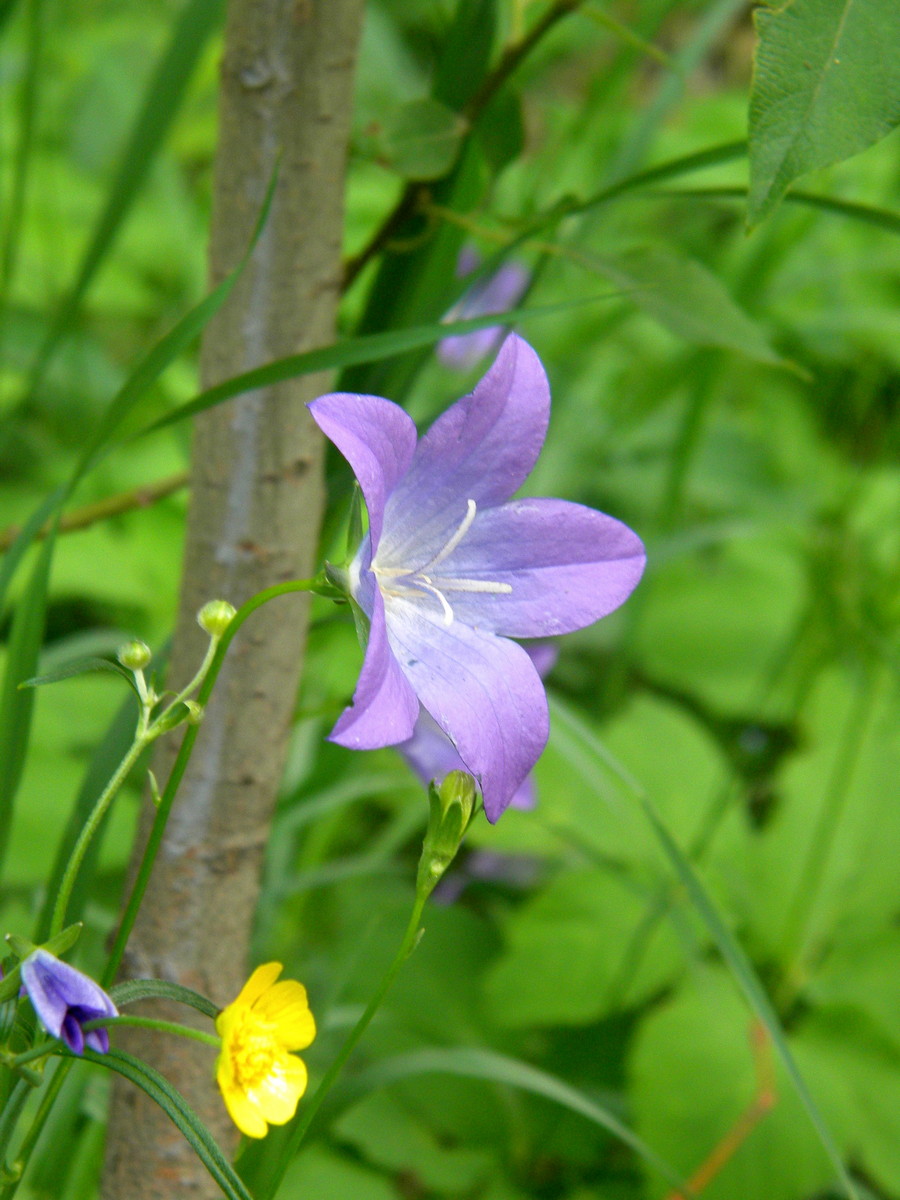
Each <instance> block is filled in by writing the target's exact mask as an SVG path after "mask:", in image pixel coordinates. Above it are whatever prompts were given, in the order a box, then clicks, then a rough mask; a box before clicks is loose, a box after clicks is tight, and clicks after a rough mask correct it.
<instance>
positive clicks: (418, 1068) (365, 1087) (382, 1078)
mask: <svg viewBox="0 0 900 1200" xmlns="http://www.w3.org/2000/svg"><path fill="white" fill-rule="evenodd" d="M432 1072H435V1073H437V1074H448V1075H462V1076H464V1077H466V1078H470V1079H486V1080H489V1081H490V1082H492V1083H499V1084H504V1085H506V1086H507V1087H514V1088H521V1089H522V1090H523V1091H526V1092H531V1093H533V1094H534V1095H536V1096H543V1097H544V1098H545V1099H546V1100H551V1101H552V1102H553V1103H554V1104H560V1105H562V1106H563V1107H564V1108H568V1109H570V1110H571V1111H572V1112H576V1113H580V1114H581V1116H583V1117H586V1118H587V1120H589V1121H592V1122H593V1123H594V1124H595V1125H599V1126H600V1127H601V1128H602V1129H605V1130H607V1131H608V1132H609V1133H611V1134H612V1135H613V1136H614V1137H616V1138H618V1139H619V1141H621V1142H623V1143H624V1144H625V1145H626V1146H628V1147H629V1148H630V1149H632V1150H633V1151H634V1152H635V1153H636V1154H637V1155H639V1156H640V1157H641V1158H643V1159H644V1160H645V1162H646V1163H647V1164H648V1165H649V1166H650V1167H652V1168H653V1170H654V1171H656V1172H657V1173H658V1174H659V1175H660V1176H662V1178H663V1179H666V1180H667V1181H668V1182H669V1184H671V1185H673V1186H674V1187H676V1188H683V1186H684V1184H683V1180H682V1179H681V1178H680V1177H679V1174H678V1172H677V1171H675V1170H674V1169H673V1168H672V1167H671V1166H670V1165H669V1163H668V1162H666V1161H665V1160H664V1159H663V1158H662V1157H660V1155H659V1154H657V1153H656V1151H655V1150H653V1149H651V1147H650V1146H648V1145H647V1144H646V1143H645V1142H643V1141H642V1140H641V1139H640V1138H639V1137H636V1136H635V1134H634V1133H632V1131H631V1130H630V1129H629V1128H628V1127H627V1126H626V1125H623V1124H622V1122H621V1121H620V1120H619V1118H618V1117H617V1116H615V1115H614V1114H613V1113H611V1112H610V1111H609V1109H608V1108H606V1107H604V1106H603V1105H602V1104H598V1103H597V1102H596V1101H594V1100H592V1099H590V1098H589V1097H587V1096H585V1095H584V1094H583V1093H582V1092H580V1091H578V1089H577V1088H573V1087H570V1086H569V1085H568V1084H567V1083H563V1081H562V1080H561V1079H557V1078H556V1076H555V1075H551V1074H549V1073H548V1072H547V1071H541V1070H539V1069H538V1068H537V1067H533V1066H531V1064H530V1063H525V1062H520V1061H519V1060H518V1059H515V1058H509V1057H507V1056H506V1055H504V1054H497V1053H495V1051H493V1050H482V1049H479V1048H478V1047H454V1048H452V1049H449V1050H448V1049H444V1048H442V1047H441V1048H434V1049H428V1050H415V1051H413V1052H412V1053H410V1054H403V1055H398V1056H396V1057H394V1058H388V1059H382V1060H381V1061H379V1062H377V1063H376V1064H375V1065H374V1066H372V1067H370V1068H369V1069H368V1070H366V1071H364V1072H362V1074H361V1075H359V1076H357V1077H356V1079H355V1080H354V1084H353V1090H354V1091H360V1092H368V1091H374V1090H375V1089H377V1088H381V1087H384V1086H385V1085H386V1084H390V1083H395V1082H397V1081H398V1080H401V1079H408V1078H411V1077H414V1076H417V1075H423V1074H429V1073H432Z"/></svg>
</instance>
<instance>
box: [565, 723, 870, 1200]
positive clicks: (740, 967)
mask: <svg viewBox="0 0 900 1200" xmlns="http://www.w3.org/2000/svg"><path fill="white" fill-rule="evenodd" d="M582 734H583V736H584V737H585V738H588V739H589V743H590V747H591V750H592V752H593V754H594V756H595V758H596V761H597V765H598V766H599V767H600V768H601V769H602V770H603V771H604V772H605V773H606V774H607V775H611V776H612V777H613V778H614V779H615V780H616V781H617V782H618V783H619V784H620V785H622V786H623V787H624V788H625V790H626V791H627V792H628V793H629V794H630V795H631V797H632V799H633V800H635V801H636V802H637V803H638V805H639V807H640V808H641V811H642V812H643V814H644V816H645V817H646V818H647V820H648V822H649V824H650V826H651V828H652V830H653V832H654V833H655V835H656V837H657V840H658V841H659V843H660V846H661V847H662V849H663V852H664V853H665V855H666V857H667V858H668V860H669V862H670V864H671V865H672V867H673V869H674V871H675V874H676V875H677V876H678V879H679V880H680V881H681V884H682V886H683V887H684V889H685V891H686V892H687V894H688V896H689V897H690V899H691V901H692V903H693V905H694V907H695V908H696V910H697V912H698V913H699V915H700V917H701V918H702V920H703V922H704V924H705V925H706V927H707V929H708V930H709V932H710V934H711V935H712V938H713V941H714V942H715V943H716V946H717V947H718V950H719V953H720V954H721V955H722V958H723V959H724V961H725V963H726V964H727V966H728V968H729V969H730V971H731V973H732V975H733V976H734V979H735V982H736V983H737V984H738V986H739V987H740V989H741V991H742V992H743V993H744V997H745V999H746V1000H747V1002H748V1004H749V1005H750V1007H751V1008H752V1009H753V1011H754V1012H755V1013H756V1015H757V1016H758V1017H759V1019H760V1021H762V1023H763V1025H764V1026H765V1027H766V1029H767V1031H768V1033H769V1036H770V1037H771V1039H772V1042H773V1044H774V1046H775V1048H776V1050H777V1051H778V1054H779V1056H780V1058H781V1060H782V1062H783V1063H784V1067H785V1070H786V1071H787V1073H788V1077H789V1078H790V1080H791V1083H792V1084H793V1085H794V1089H795V1090H796V1092H797V1095H798V1096H799V1097H800V1100H801V1101H802V1103H803V1106H804V1108H805V1109H806V1111H807V1114H808V1115H809V1118H810V1120H811V1121H812V1124H813V1126H814V1128H815V1130H816V1133H817V1134H818V1135H819V1140H820V1141H821V1143H822V1145H823V1146H824V1148H825V1151H826V1153H827V1154H828V1157H829V1158H830V1159H831V1162H832V1165H833V1166H834V1168H835V1171H836V1173H837V1176H838V1178H839V1180H840V1182H841V1185H842V1186H843V1188H844V1190H845V1192H846V1194H847V1196H848V1197H850V1200H859V1197H858V1194H857V1192H856V1189H855V1187H854V1184H853V1181H852V1180H851V1179H850V1176H849V1174H848V1173H847V1169H846V1167H845V1166H844V1163H843V1160H842V1158H841V1155H840V1153H839V1151H838V1149H837V1146H836V1145H835V1142H834V1139H833V1138H832V1136H831V1133H830V1131H829V1129H828V1126H827V1125H826V1124H825V1120H824V1118H823V1116H822V1114H821V1113H820V1111H819V1107H818V1105H817V1104H816V1102H815V1100H814V1099H813V1097H812V1095H811V1093H810V1091H809V1089H808V1088H807V1086H806V1082H805V1080H804V1079H803V1076H802V1075H801V1074H800V1070H799V1068H798V1066H797V1063H796V1061H795V1059H794V1056H793V1054H792V1053H791V1050H790V1047H789V1046H788V1043H787V1038H786V1036H785V1033H784V1030H783V1029H782V1026H781V1021H780V1020H779V1018H778V1015H777V1013H776V1012H775V1009H774V1008H773V1006H772V1003H771V1001H770V1000H769V997H768V996H767V995H766V992H765V989H764V988H763V986H762V984H761V983H760V981H759V978H758V976H757V974H756V971H755V970H754V968H753V964H752V963H751V962H750V960H749V958H748V957H747V955H746V954H745V952H744V949H743V947H742V946H741V945H740V943H739V942H738V941H737V940H736V939H735V938H734V936H733V935H732V933H731V931H730V929H729V928H728V926H727V925H726V924H725V922H724V921H723V919H722V917H721V916H720V914H719V912H718V910H717V908H716V906H715V904H714V903H713V901H712V899H711V897H710V896H709V894H708V893H707V891H706V888H705V887H704V886H703V884H702V883H701V882H700V878H699V876H698V875H697V874H696V872H695V871H694V868H693V867H692V866H691V864H690V862H689V861H688V859H687V857H686V855H685V854H684V853H683V852H682V851H681V849H680V848H679V846H678V844H677V842H676V841H675V839H674V838H673V837H672V835H671V834H670V833H669V830H668V828H667V827H666V825H665V823H664V822H663V820H662V817H661V816H660V815H659V813H658V812H657V810H656V807H655V806H654V804H653V803H652V801H651V800H650V798H649V796H648V795H647V793H646V792H645V791H644V789H643V788H642V787H641V785H640V783H638V781H637V780H636V779H635V778H634V777H633V776H632V775H631V774H630V773H629V772H628V771H627V770H626V769H625V768H624V767H623V766H622V765H621V764H620V763H618V762H616V760H615V759H614V758H613V756H612V755H611V754H610V753H609V752H608V751H607V750H606V748H605V747H604V746H603V745H602V743H601V742H600V741H599V740H598V739H597V738H596V737H593V736H592V735H591V734H590V733H589V732H588V731H586V730H583V731H582Z"/></svg>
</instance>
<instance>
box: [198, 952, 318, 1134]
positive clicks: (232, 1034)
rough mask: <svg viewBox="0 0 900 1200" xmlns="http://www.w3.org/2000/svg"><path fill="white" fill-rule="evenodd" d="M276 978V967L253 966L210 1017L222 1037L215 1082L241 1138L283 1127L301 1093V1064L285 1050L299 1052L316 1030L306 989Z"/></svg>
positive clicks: (278, 965) (303, 1079)
mask: <svg viewBox="0 0 900 1200" xmlns="http://www.w3.org/2000/svg"><path fill="white" fill-rule="evenodd" d="M280 974H281V963H277V962H270V963H265V964H264V965H263V966H261V967H257V968H256V970H255V971H254V972H253V974H252V975H251V976H250V978H249V979H248V980H247V982H246V983H245V984H244V986H243V988H242V989H241V991H240V994H239V995H238V997H237V998H236V999H235V1000H233V1001H232V1002H231V1004H229V1005H228V1006H227V1007H226V1008H223V1009H222V1011H221V1012H220V1013H219V1015H218V1017H216V1031H217V1033H218V1034H219V1036H220V1037H221V1038H222V1052H221V1054H220V1055H219V1059H218V1062H217V1064H216V1079H217V1081H218V1084H219V1087H220V1089H221V1091H222V1096H223V1097H224V1100H225V1106H226V1108H227V1109H228V1113H229V1115H230V1117H231V1119H232V1121H234V1123H235V1125H237V1127H238V1129H240V1131H241V1133H245V1134H246V1135H247V1137H254V1138H261V1137H265V1136H266V1134H267V1133H268V1132H269V1125H284V1123H285V1122H286V1121H289V1120H290V1119H291V1117H292V1116H293V1115H294V1113H295V1112H296V1110H297V1102H298V1101H299V1099H300V1097H301V1096H302V1095H303V1093H304V1092H305V1091H306V1065H305V1064H304V1062H303V1060H302V1059H299V1058H298V1057H297V1056H296V1054H291V1053H289V1051H291V1050H304V1049H305V1048H306V1047H307V1046H308V1045H309V1044H310V1042H311V1041H312V1040H313V1038H314V1037H315V1036H316V1025H315V1022H314V1020H313V1015H312V1013H311V1012H310V1011H309V1004H308V1003H307V1000H306V988H305V987H304V986H303V985H302V984H301V983H297V982H295V981H294V980H293V979H283V980H282V981H281V982H280V983H276V982H275V981H276V980H277V979H278V976H279V975H280Z"/></svg>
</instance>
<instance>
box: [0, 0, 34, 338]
mask: <svg viewBox="0 0 900 1200" xmlns="http://www.w3.org/2000/svg"><path fill="white" fill-rule="evenodd" d="M10 10H11V6H10ZM25 20H26V30H25V42H26V45H25V75H24V78H23V80H22V97H21V104H20V107H19V140H18V143H17V145H16V153H15V159H14V162H13V170H12V186H11V187H10V196H9V212H8V214H7V218H6V230H5V232H4V246H3V259H2V263H0V330H2V329H3V328H4V327H5V324H6V323H5V321H4V320H3V316H4V315H5V313H6V306H7V302H8V299H9V288H10V285H11V283H12V278H13V275H14V274H15V269H16V260H17V258H18V253H19V236H20V232H21V228H22V215H23V213H24V211H25V196H26V194H27V191H28V175H29V171H30V167H31V161H32V154H33V151H34V126H35V116H36V114H37V107H38V93H39V85H40V82H41V58H42V52H43V44H44V0H29V3H28V5H27V7H26V17H25Z"/></svg>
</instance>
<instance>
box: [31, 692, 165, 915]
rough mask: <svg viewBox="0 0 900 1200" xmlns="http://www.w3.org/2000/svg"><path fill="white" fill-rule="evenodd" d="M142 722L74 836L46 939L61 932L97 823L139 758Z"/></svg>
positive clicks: (142, 737)
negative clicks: (88, 814) (73, 844)
mask: <svg viewBox="0 0 900 1200" xmlns="http://www.w3.org/2000/svg"><path fill="white" fill-rule="evenodd" d="M143 722H144V713H143V711H142V713H141V719H140V721H139V724H138V732H137V733H136V734H135V739H134V741H133V742H132V743H131V746H130V747H129V748H128V750H127V752H126V754H125V757H124V758H123V759H122V761H121V762H120V763H119V765H118V767H116V770H115V772H114V773H113V776H112V778H111V779H110V781H109V783H108V784H107V785H106V787H105V788H104V789H103V791H102V793H101V794H100V798H99V800H98V801H97V803H96V804H95V805H94V809H93V812H92V813H91V815H90V816H89V817H88V819H87V821H86V822H85V824H84V827H83V828H82V830H81V833H80V834H79V835H78V841H77V842H76V843H75V848H74V849H73V851H72V856H71V858H70V859H69V862H68V865H67V866H66V872H65V874H64V875H63V877H62V883H61V884H60V886H59V892H58V894H57V897H56V903H55V904H54V906H53V918H52V920H51V922H50V936H51V937H53V936H55V935H56V934H57V933H59V931H60V930H61V929H62V927H63V925H64V924H65V920H66V909H67V908H68V906H69V900H70V899H71V897H72V889H73V888H74V887H75V880H76V878H77V876H78V871H79V869H80V867H81V864H82V862H83V861H84V856H85V854H86V853H87V849H88V846H89V845H90V843H91V839H92V838H93V836H94V834H95V833H96V832H97V829H98V828H99V826H100V823H101V821H102V820H103V818H104V817H105V816H106V812H107V809H108V808H109V806H110V804H111V803H112V801H113V799H114V797H115V795H116V792H118V790H119V788H120V787H121V786H122V784H123V783H124V782H125V779H126V778H127V776H128V773H129V772H130V771H131V768H132V767H133V766H134V764H135V763H136V762H137V760H138V759H139V758H140V756H141V754H142V752H143V750H144V746H145V745H146V744H147V743H146V734H144V735H143V736H142V734H141V732H140V729H141V725H142V724H143Z"/></svg>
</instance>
